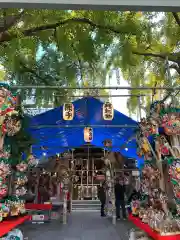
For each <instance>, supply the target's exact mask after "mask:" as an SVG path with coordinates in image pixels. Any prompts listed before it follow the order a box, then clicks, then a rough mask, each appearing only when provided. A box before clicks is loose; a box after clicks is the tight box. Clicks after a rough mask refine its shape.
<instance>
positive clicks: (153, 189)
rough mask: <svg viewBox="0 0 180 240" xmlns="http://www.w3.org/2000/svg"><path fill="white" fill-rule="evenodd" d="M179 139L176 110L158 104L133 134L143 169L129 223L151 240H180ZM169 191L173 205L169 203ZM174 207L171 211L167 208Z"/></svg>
mask: <svg viewBox="0 0 180 240" xmlns="http://www.w3.org/2000/svg"><path fill="white" fill-rule="evenodd" d="M179 135H180V109H176V108H173V107H171V106H166V105H165V104H163V103H162V102H155V103H154V104H153V105H152V107H151V112H150V116H149V117H148V118H147V119H145V118H144V119H142V120H141V122H140V129H139V132H138V133H137V142H138V146H139V149H138V154H139V155H140V156H144V159H145V165H144V168H143V170H142V174H141V193H142V196H141V199H136V200H134V201H132V203H131V207H132V214H131V215H130V216H129V219H130V220H131V221H132V222H133V223H134V224H135V225H136V226H137V227H139V228H140V229H142V230H144V231H145V232H146V233H148V234H149V236H151V237H152V238H153V239H162V240H163V239H164V240H165V239H166V240H168V239H169V240H175V239H176V240H177V239H180V201H179V200H180V194H179V192H180V177H179V172H180V168H179V167H180V151H179V146H180V138H179ZM167 169H168V171H167ZM168 175H169V176H168ZM172 189H173V193H174V201H170V200H171V198H172V197H170V192H171V191H172ZM170 190H171V191H170ZM168 197H169V198H168ZM174 203H175V206H176V209H175V211H173V210H172V209H173V208H172V207H171V208H170V207H169V206H170V205H171V206H172V205H174Z"/></svg>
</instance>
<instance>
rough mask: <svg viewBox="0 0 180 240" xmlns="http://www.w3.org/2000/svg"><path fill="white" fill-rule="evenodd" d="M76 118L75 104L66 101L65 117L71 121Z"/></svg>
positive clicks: (64, 107)
mask: <svg viewBox="0 0 180 240" xmlns="http://www.w3.org/2000/svg"><path fill="white" fill-rule="evenodd" d="M73 118H74V105H73V104H72V103H65V104H64V105H63V119H64V120H65V121H71V120H73Z"/></svg>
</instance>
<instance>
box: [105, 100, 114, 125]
mask: <svg viewBox="0 0 180 240" xmlns="http://www.w3.org/2000/svg"><path fill="white" fill-rule="evenodd" d="M103 118H104V120H108V121H110V120H113V118H114V108H113V105H112V103H110V102H106V103H104V104H103Z"/></svg>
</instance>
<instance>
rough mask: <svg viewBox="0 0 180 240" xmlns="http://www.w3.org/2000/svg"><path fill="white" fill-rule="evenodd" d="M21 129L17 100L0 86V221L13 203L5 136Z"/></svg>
mask: <svg viewBox="0 0 180 240" xmlns="http://www.w3.org/2000/svg"><path fill="white" fill-rule="evenodd" d="M20 129H21V114H20V113H19V111H18V110H17V98H16V96H13V95H12V93H11V92H10V91H9V90H8V86H7V85H6V84H2V83H1V84H0V201H1V203H0V221H2V220H3V219H4V218H5V217H7V216H8V215H9V214H10V212H11V208H12V203H13V201H10V200H9V199H10V196H8V193H9V190H10V189H8V187H9V186H8V185H9V184H8V181H9V176H10V174H11V164H12V159H11V156H10V151H9V149H7V147H5V145H4V140H5V137H6V136H14V135H15V134H16V133H17V132H19V131H20Z"/></svg>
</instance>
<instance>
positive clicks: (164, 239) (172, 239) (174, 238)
mask: <svg viewBox="0 0 180 240" xmlns="http://www.w3.org/2000/svg"><path fill="white" fill-rule="evenodd" d="M129 220H130V221H131V222H133V223H134V224H135V225H136V226H137V227H138V228H140V229H141V230H143V231H144V232H146V233H147V234H148V235H149V236H150V237H152V238H153V239H155V240H180V234H178V235H171V236H160V235H159V234H158V233H157V232H155V231H154V230H153V229H152V228H150V226H149V225H148V224H145V223H143V222H142V221H141V220H140V219H139V218H137V217H133V216H132V215H131V214H130V215H129Z"/></svg>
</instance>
